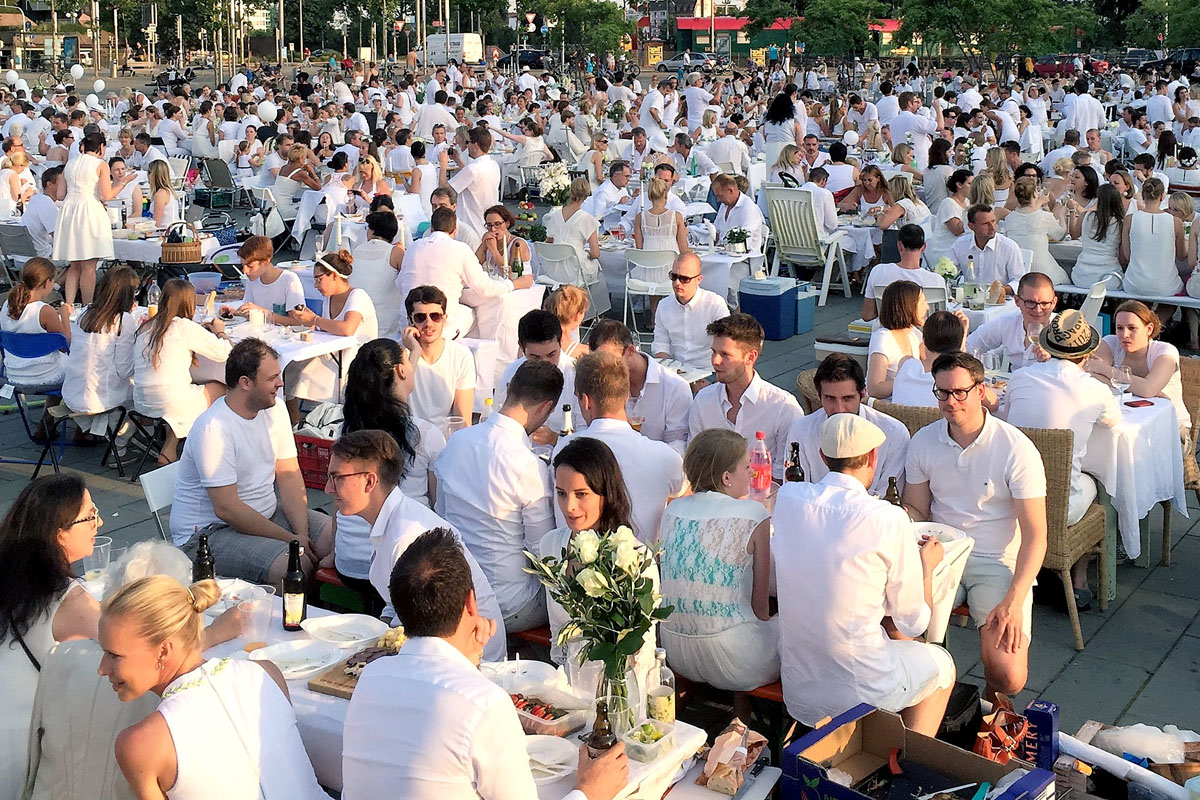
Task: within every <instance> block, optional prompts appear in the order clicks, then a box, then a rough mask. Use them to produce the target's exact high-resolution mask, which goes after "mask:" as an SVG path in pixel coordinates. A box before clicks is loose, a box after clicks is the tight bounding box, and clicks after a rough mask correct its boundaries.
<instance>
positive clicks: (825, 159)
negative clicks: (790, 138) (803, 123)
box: [800, 133, 829, 180]
mask: <svg viewBox="0 0 1200 800" xmlns="http://www.w3.org/2000/svg"><path fill="white" fill-rule="evenodd" d="M800 150H801V151H802V152H803V155H804V160H803V163H802V164H801V166H803V167H804V170H805V171H806V172H807V173H808V174H809V175H810V178H809V180H811V179H812V178H811V175H812V170H813V169H814V168H816V167H822V166H824V165H826V164H828V163H829V154H828V153H826V152H825V151H824V150H822V149H821V140H820V139H819V138H818V137H817V136H816V135H815V134H811V133H809V134H805V136H804V144H803V145H802V146H801V148H800Z"/></svg>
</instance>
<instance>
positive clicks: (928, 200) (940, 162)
mask: <svg viewBox="0 0 1200 800" xmlns="http://www.w3.org/2000/svg"><path fill="white" fill-rule="evenodd" d="M953 149H954V145H953V144H952V143H951V142H948V141H946V140H945V139H934V141H933V144H931V145H930V146H929V166H927V167H926V168H925V172H924V173H923V174H922V188H921V198H922V199H923V200H924V201H925V205H927V206H929V210H930V211H933V212H934V213H937V210H938V208H939V207H941V205H942V201H943V200H945V199H946V197H947V195H948V194H949V190H948V189H947V185H946V184H947V181H949V180H950V176H951V175H953V174H954V167H953V165H951V163H950V152H951V151H952V150H953Z"/></svg>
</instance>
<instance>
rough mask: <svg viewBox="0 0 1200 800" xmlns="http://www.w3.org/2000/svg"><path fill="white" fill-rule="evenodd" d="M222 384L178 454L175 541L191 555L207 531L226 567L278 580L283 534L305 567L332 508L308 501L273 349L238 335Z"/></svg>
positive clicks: (316, 552) (283, 563)
mask: <svg viewBox="0 0 1200 800" xmlns="http://www.w3.org/2000/svg"><path fill="white" fill-rule="evenodd" d="M220 330H221V334H220V335H224V329H223V328H221V329H220ZM225 383H226V385H227V386H228V387H229V389H228V391H227V392H226V394H225V396H224V397H221V398H218V399H217V400H216V402H214V403H213V404H212V405H211V406H209V408H208V410H206V411H205V412H204V413H203V414H201V415H200V416H199V417H198V418H197V419H196V422H195V423H194V424H193V425H192V429H191V433H190V434H189V435H188V437H187V443H186V444H184V446H183V454H182V455H181V456H180V458H179V477H178V478H177V480H176V482H175V495H174V500H173V505H172V513H171V537H172V539H173V540H174V544H175V546H176V547H179V548H182V549H183V551H184V552H185V553H187V554H188V557H189V558H194V557H195V555H196V548H197V547H198V546H199V540H200V537H199V534H201V533H207V534H208V535H209V539H208V545H209V548H210V549H211V550H212V553H213V558H215V559H216V560H217V561H218V562H220V564H221V573H222V574H223V575H227V576H229V577H231V578H241V579H243V580H246V581H250V582H251V583H267V584H272V585H277V584H278V583H279V582H280V581H281V580H283V574H284V572H285V571H287V561H288V542H291V541H296V540H298V541H299V542H300V546H301V547H302V548H303V551H304V553H305V555H306V558H304V559H301V567H302V568H303V569H304V571H305V572H306V573H307V574H309V575H311V574H313V572H314V571H315V568H316V565H317V564H318V563H320V560H321V558H323V557H324V556H325V555H326V554H328V553H329V552H330V550H331V549H332V543H331V542H330V541H329V539H331V538H332V537H322V536H321V534H322V532H323V531H324V530H325V528H326V527H327V526H328V523H329V517H327V516H325V515H323V514H321V513H319V512H316V511H310V510H309V509H308V494H307V493H306V491H305V489H304V477H303V476H302V475H301V474H300V466H299V464H298V462H297V460H296V440H295V438H294V437H293V435H292V429H291V425H290V424H289V420H288V415H287V411H286V410H285V408H284V405H283V403H282V402H276V393H277V392H278V391H279V390H280V389H281V388H283V376H282V370H280V368H279V355H278V354H277V353H276V352H275V351H274V350H273V349H271V348H270V347H269V346H267V345H266V344H265V343H264V342H263V341H262V340H261V339H254V338H250V339H243V340H242V341H240V342H238V343H237V344H236V345H235V346H234V347H233V349H232V350H231V351H230V353H229V358H228V359H227V360H226V361H225ZM276 489H278V492H279V497H278V499H276V494H275V493H276Z"/></svg>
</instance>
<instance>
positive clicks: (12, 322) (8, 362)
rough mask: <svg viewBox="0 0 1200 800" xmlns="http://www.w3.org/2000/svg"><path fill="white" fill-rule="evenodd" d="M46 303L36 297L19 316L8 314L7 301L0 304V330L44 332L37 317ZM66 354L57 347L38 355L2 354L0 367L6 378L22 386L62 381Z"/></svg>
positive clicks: (44, 384)
mask: <svg viewBox="0 0 1200 800" xmlns="http://www.w3.org/2000/svg"><path fill="white" fill-rule="evenodd" d="M45 305H46V304H45V303H43V302H42V301H40V300H38V301H35V302H32V303H29V304H27V305H26V306H25V310H24V311H22V312H21V316H20V317H18V318H17V319H13V318H12V317H10V316H9V315H8V301H7V300H6V301H4V305H2V306H0V331H6V332H8V333H46V329H45V328H43V327H42V322H41V320H40V319H39V317H40V315H41V313H42V308H43V307H44V306H45ZM66 363H67V354H66V353H63V352H61V351H58V352H54V353H51V354H49V355H46V356H42V357H41V358H20V357H19V356H14V355H10V354H9V353H5V354H4V371H5V374H6V375H7V376H8V379H9V380H10V381H11V382H13V383H16V384H20V385H22V386H52V385H54V384H58V383H61V382H62V379H63V372H64V369H65V365H66Z"/></svg>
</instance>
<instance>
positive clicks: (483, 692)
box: [342, 634, 586, 800]
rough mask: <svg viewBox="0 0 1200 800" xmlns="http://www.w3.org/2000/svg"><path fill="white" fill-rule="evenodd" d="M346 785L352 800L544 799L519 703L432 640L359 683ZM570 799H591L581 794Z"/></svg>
mask: <svg viewBox="0 0 1200 800" xmlns="http://www.w3.org/2000/svg"><path fill="white" fill-rule="evenodd" d="M497 635H499V634H497ZM492 638H495V637H492ZM430 709H437V712H436V713H430ZM342 779H343V788H342V797H343V798H345V800H376V798H380V797H403V798H405V800H480V798H482V799H483V800H530V799H531V798H534V797H537V787H536V786H535V785H534V783H533V775H532V773H531V772H530V770H529V756H528V754H527V753H526V751H525V732H524V731H523V730H522V729H521V721H520V720H519V719H518V718H517V710H516V708H514V707H513V703H512V699H511V698H509V696H508V693H507V692H506V691H505V690H504V689H501V688H500V687H499V686H498V685H497V684H495V683H493V682H492V681H491V680H489V679H488V678H487V677H485V676H484V675H483V674H481V673H480V672H479V669H478V668H477V667H476V666H475V665H474V664H472V663H471V662H470V661H469V660H467V658H466V657H465V656H464V655H463V654H462V653H460V652H459V651H458V650H456V649H455V648H454V647H453V646H452V645H450V644H449V643H448V642H446V641H445V640H444V639H437V638H433V637H416V638H412V639H409V640H408V641H406V642H405V643H404V647H402V648H401V650H400V653H399V654H398V655H395V656H392V657H390V658H380V659H378V660H376V661H373V662H371V663H370V664H368V665H367V668H366V669H364V670H363V673H362V675H361V676H359V679H358V685H357V686H356V687H355V689H354V696H353V697H351V699H350V707H349V708H348V709H347V711H346V726H345V731H344V735H343V746H342ZM563 800H586V798H585V797H584V795H583V793H582V792H580V791H578V790H576V791H573V792H571V793H570V794H568V795H566V797H565V798H564V799H563Z"/></svg>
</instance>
